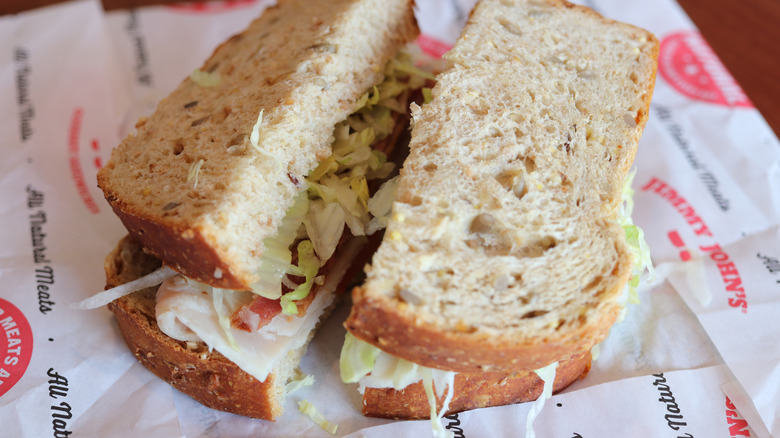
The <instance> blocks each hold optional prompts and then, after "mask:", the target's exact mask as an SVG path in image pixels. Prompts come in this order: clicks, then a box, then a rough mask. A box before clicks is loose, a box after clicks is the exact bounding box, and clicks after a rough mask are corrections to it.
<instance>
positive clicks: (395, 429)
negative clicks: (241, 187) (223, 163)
mask: <svg viewBox="0 0 780 438" xmlns="http://www.w3.org/2000/svg"><path fill="white" fill-rule="evenodd" d="M272 3H273V2H271V1H265V0H235V1H228V2H224V3H212V4H205V5H199V6H198V5H191V4H184V5H180V6H175V7H172V6H158V7H147V8H141V9H138V10H134V11H116V12H111V13H108V14H106V13H104V12H103V11H102V10H101V8H100V3H99V2H98V1H81V2H75V3H70V4H64V5H59V6H54V7H50V8H46V9H41V10H37V11H31V12H28V13H24V14H20V15H17V16H5V17H0V91H2V93H0V96H2V97H0V133H2V138H3V142H2V143H1V144H0V151H1V153H2V156H3V159H2V160H1V161H0V181H2V185H0V197H1V199H2V200H3V203H2V205H3V208H2V209H0V221H2V222H1V223H2V224H3V227H0V242H2V243H3V244H2V245H1V246H0V278H2V279H4V280H5V286H4V288H3V292H2V295H0V328H1V330H2V332H3V333H4V334H5V337H6V340H7V341H8V342H7V343H5V342H3V343H0V345H2V347H0V353H2V355H3V357H2V362H0V424H2V425H3V435H4V436H5V435H6V434H7V435H8V436H23V437H27V436H29V437H39V436H68V435H70V434H72V436H81V437H112V436H145V437H176V436H188V437H196V436H213V437H218V436H219V437H223V436H224V437H228V436H230V437H234V436H267V437H286V436H312V437H317V436H330V435H329V434H328V433H327V432H325V431H324V430H322V429H320V428H319V427H318V426H317V425H315V424H314V423H313V422H311V421H310V420H309V419H308V418H307V417H305V416H303V415H302V414H301V413H299V412H298V410H297V402H298V401H299V400H304V399H305V400H308V401H310V402H311V403H313V404H314V405H315V406H316V407H317V408H318V409H319V410H320V411H321V412H322V413H323V414H324V415H325V417H326V418H327V419H328V420H329V421H331V422H335V423H338V424H339V429H338V431H337V435H339V436H346V435H350V436H368V437H379V436H426V435H429V434H430V423H429V422H428V421H418V422H393V421H389V420H382V419H374V418H366V417H363V416H362V415H360V407H361V401H360V395H359V394H358V392H357V389H356V385H345V384H343V383H341V381H340V378H339V371H338V356H339V352H340V348H341V344H342V342H343V338H344V329H343V328H342V327H341V323H342V321H343V320H344V319H345V318H346V316H347V314H348V311H349V309H348V303H345V305H343V306H342V307H340V308H339V309H337V311H336V312H335V313H334V314H333V315H332V317H331V318H330V319H329V320H328V321H327V322H326V323H325V324H324V325H323V327H322V328H321V329H320V331H319V332H318V334H317V336H316V337H315V339H314V342H313V343H312V344H311V346H310V347H309V351H308V353H307V354H306V356H305V357H304V360H303V363H302V364H301V369H302V371H303V372H304V373H307V374H310V375H313V376H314V378H315V384H314V385H313V386H310V387H307V388H303V389H301V390H299V391H297V392H295V393H294V394H292V395H290V397H289V398H288V402H287V406H286V410H285V413H284V414H283V416H282V417H281V418H280V419H279V420H278V421H277V422H275V423H272V422H266V421H261V420H252V419H247V418H243V417H238V416H235V415H231V414H225V413H221V412H217V411H214V410H211V409H208V408H205V407H203V406H201V405H200V404H198V403H196V402H194V401H193V400H192V399H190V398H189V397H187V396H185V395H182V394H181V393H179V392H177V391H175V390H173V389H172V388H171V387H170V386H168V385H167V384H165V383H164V382H162V381H161V380H160V379H158V378H156V377H155V376H154V375H152V374H151V373H150V372H148V371H147V370H146V369H145V368H143V367H142V366H141V365H139V364H138V363H137V362H136V360H135V359H134V357H133V356H132V354H131V353H130V352H129V351H128V349H127V348H126V346H125V345H124V342H123V340H122V338H121V335H120V334H119V331H118V329H117V327H116V324H115V322H114V321H113V319H112V317H111V315H110V312H108V311H107V310H106V309H99V310H94V311H76V310H71V309H70V308H68V304H69V303H71V302H75V301H78V300H80V299H82V298H85V297H87V296H89V295H91V294H93V293H95V292H97V291H99V290H101V289H102V287H103V280H104V274H103V269H102V265H103V257H104V256H105V254H106V253H107V252H108V251H109V250H110V249H111V248H113V246H114V245H115V243H116V241H117V240H118V239H119V238H120V237H121V236H122V235H123V234H124V230H123V228H122V226H121V224H120V223H119V221H118V219H116V218H115V217H114V215H113V214H112V212H111V211H110V208H109V207H108V205H107V204H106V203H105V202H104V201H103V199H102V193H101V192H100V190H99V189H98V188H97V187H96V183H95V174H96V172H97V169H98V168H99V167H100V166H101V165H102V164H103V163H105V162H106V160H107V159H108V155H109V152H110V149H111V148H112V147H113V146H114V145H116V144H118V142H119V141H120V140H121V138H122V137H123V136H124V135H126V133H127V132H129V131H130V130H131V129H132V127H133V125H134V123H135V120H136V119H137V118H138V117H139V116H142V115H147V114H149V113H151V111H152V110H153V109H154V105H155V103H156V102H157V101H158V100H159V99H161V98H162V97H164V96H165V95H166V94H167V93H169V92H170V91H171V90H172V89H173V88H174V87H175V86H176V85H177V84H178V82H179V81H180V80H181V79H182V78H184V77H186V76H187V75H188V74H189V73H190V72H191V71H192V70H193V69H195V68H198V67H199V66H200V65H201V64H202V62H203V60H205V58H206V57H207V56H208V55H209V54H210V53H211V51H212V50H213V49H214V47H216V46H217V45H218V44H219V43H220V42H222V41H223V40H224V39H226V38H227V37H229V36H230V35H231V34H234V33H236V32H239V31H240V30H241V29H242V28H243V27H244V26H246V24H248V23H249V21H251V20H252V19H254V18H255V17H256V16H258V15H259V14H260V13H262V11H263V10H264V9H265V8H266V7H268V6H269V5H270V4H272ZM473 3H474V1H473V0H419V1H418V2H417V4H418V6H417V12H418V17H419V20H420V26H421V29H422V31H423V35H422V36H421V38H420V39H419V41H418V44H419V45H420V47H421V48H422V49H423V50H424V51H426V52H428V53H429V54H433V55H440V54H441V53H443V52H444V51H446V50H447V48H448V47H449V46H450V45H451V44H452V43H453V42H454V40H455V39H456V38H457V36H458V34H459V31H460V28H461V27H462V26H463V23H464V22H465V20H466V17H467V16H468V11H469V10H470V8H471V6H472V5H473ZM583 3H586V4H587V5H588V6H590V7H592V8H594V9H596V10H597V11H598V12H600V13H602V14H603V15H605V16H607V17H609V18H614V19H618V20H622V21H626V22H629V23H632V24H636V25H639V26H642V27H644V28H646V29H648V30H650V31H652V32H654V33H655V34H656V35H657V37H658V38H659V40H660V41H661V53H660V58H659V75H658V79H657V82H656V91H655V95H654V98H653V104H652V106H651V111H650V121H649V123H648V125H647V127H646V129H645V134H644V137H643V138H642V141H641V143H640V149H639V153H638V155H637V160H636V166H637V169H638V173H637V176H636V178H635V180H634V188H635V190H636V195H635V204H636V206H635V212H634V218H635V221H636V223H637V224H638V225H640V226H642V227H643V228H644V230H645V233H646V237H647V240H648V243H649V244H650V248H651V252H652V256H653V260H654V263H655V264H656V265H657V266H658V272H657V275H656V277H655V278H654V279H651V282H650V283H649V284H647V285H645V286H643V287H642V288H641V290H640V298H641V300H642V304H640V305H638V306H631V307H630V308H629V314H628V316H627V318H626V319H625V320H624V321H623V322H622V323H620V324H618V325H616V326H615V327H614V328H613V329H612V331H611V334H610V336H609V338H607V340H606V341H605V342H603V343H602V344H601V346H600V348H599V349H600V352H601V353H600V357H599V358H598V360H596V361H595V362H594V364H593V368H592V370H591V372H590V374H589V375H588V376H587V378H586V379H584V380H581V381H578V382H576V383H574V384H573V385H572V386H571V387H570V388H568V389H567V390H566V391H564V393H562V394H559V395H556V396H553V397H552V398H551V399H550V400H548V401H547V403H546V404H545V407H544V409H543V410H542V412H541V414H540V416H539V417H538V418H537V419H536V421H535V422H534V429H535V431H536V433H537V436H562V437H563V436H565V437H576V436H580V437H595V436H598V437H611V436H615V437H618V436H621V437H622V436H697V437H703V436H707V437H738V436H739V437H741V436H759V437H769V436H780V399H779V395H778V394H780V324H777V323H776V322H775V321H774V319H773V316H775V317H776V315H780V290H778V289H779V288H780V249H777V248H780V214H778V212H780V193H778V190H780V172H779V169H780V166H779V164H780V148H779V147H778V146H780V144H778V140H777V138H776V137H775V136H774V134H773V133H772V132H771V130H770V129H769V128H768V127H767V125H766V123H765V122H764V121H763V120H762V119H761V117H760V115H759V114H758V113H757V112H756V111H755V109H753V108H752V106H751V105H750V102H749V101H748V100H747V98H746V97H745V96H744V94H743V93H742V92H741V90H740V89H739V86H738V85H737V84H735V83H734V82H733V79H731V77H730V76H729V75H728V73H727V72H726V71H725V69H723V67H722V65H720V63H719V61H718V60H717V57H715V56H714V54H713V53H712V52H711V50H710V49H709V47H708V46H707V45H706V42H704V40H703V39H702V38H701V36H700V35H699V34H698V32H697V31H696V30H695V28H694V26H693V25H692V24H691V23H690V21H689V20H688V18H687V17H686V16H685V14H684V13H683V12H682V10H681V9H680V8H679V6H678V5H677V4H675V3H673V2H671V1H670V0H660V1H655V2H640V1H622V0H591V1H585V2H583ZM667 280H668V281H667ZM529 408H530V405H528V404H525V405H517V406H506V407H497V408H489V409H482V410H478V411H473V412H467V413H461V414H458V415H456V416H450V417H447V418H445V419H444V422H443V424H444V425H445V426H447V427H448V428H449V430H450V431H451V432H453V433H454V434H455V435H456V436H480V437H484V436H522V435H523V433H524V431H525V424H526V415H527V412H528V410H529ZM594 418H595V419H598V421H594ZM748 424H749V425H750V427H749V426H748Z"/></svg>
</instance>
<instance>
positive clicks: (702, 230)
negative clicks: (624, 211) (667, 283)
mask: <svg viewBox="0 0 780 438" xmlns="http://www.w3.org/2000/svg"><path fill="white" fill-rule="evenodd" d="M641 190H642V191H643V192H648V193H653V194H656V195H658V196H660V197H661V198H662V199H664V200H665V201H667V202H668V203H669V205H670V206H671V207H672V208H674V209H675V210H676V211H677V213H678V214H679V215H680V217H681V218H682V219H683V220H684V221H685V222H687V223H688V225H689V226H690V230H691V231H692V232H693V234H694V235H695V236H696V238H697V240H699V241H700V242H701V241H702V240H704V241H706V243H699V245H698V248H697V249H698V250H699V252H700V253H701V254H703V255H706V256H707V257H708V258H709V259H710V260H711V261H712V262H713V263H714V264H715V267H716V268H717V270H718V274H719V276H720V281H721V283H722V285H723V289H724V290H725V292H726V302H727V303H728V305H729V306H730V307H733V308H735V309H740V311H741V312H742V313H747V312H748V297H747V294H746V292H745V288H744V286H743V285H742V276H741V275H740V273H739V269H738V267H737V264H736V263H735V262H734V260H733V259H732V258H731V256H729V254H728V252H726V250H725V249H724V248H721V246H720V245H719V244H718V243H717V242H713V238H714V237H715V236H714V235H713V233H712V230H711V229H710V228H709V226H707V224H706V222H705V221H704V219H703V218H702V217H701V216H700V215H699V214H698V212H697V211H696V209H695V208H694V207H693V205H692V204H691V203H690V202H688V200H686V199H685V197H683V196H682V194H680V193H679V192H678V191H677V190H676V189H675V188H673V187H672V186H671V185H669V184H668V183H666V182H665V181H662V180H661V179H660V178H656V177H652V178H651V179H650V181H648V182H647V183H646V184H644V185H642V186H641ZM667 237H668V238H669V241H670V242H671V243H672V245H673V246H674V247H675V249H676V250H678V251H679V255H680V259H681V260H682V261H684V262H685V261H688V260H690V259H691V253H690V251H689V250H688V246H687V245H686V243H685V242H684V241H683V238H682V236H681V234H680V233H679V232H678V231H677V230H672V231H669V232H668V233H667Z"/></svg>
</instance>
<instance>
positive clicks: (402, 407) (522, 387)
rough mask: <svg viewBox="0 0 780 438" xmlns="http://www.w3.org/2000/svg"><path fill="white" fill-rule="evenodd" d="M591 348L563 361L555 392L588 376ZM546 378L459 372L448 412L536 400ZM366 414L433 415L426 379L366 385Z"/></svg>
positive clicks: (440, 399)
mask: <svg viewBox="0 0 780 438" xmlns="http://www.w3.org/2000/svg"><path fill="white" fill-rule="evenodd" d="M590 363H591V355H590V352H586V353H582V354H578V355H576V356H572V357H571V358H569V359H568V360H566V361H564V362H561V363H559V365H558V367H557V369H556V373H555V381H554V383H553V393H556V392H559V391H562V390H564V389H565V388H566V387H568V386H569V385H571V384H572V383H574V382H576V381H577V380H579V379H581V378H583V377H585V376H586V375H587V374H588V372H589V371H590ZM543 386H544V381H542V379H541V378H539V376H537V375H536V373H535V372H533V371H525V372H518V373H512V374H506V373H458V374H456V375H455V387H454V393H453V397H452V401H451V402H450V404H449V407H448V410H447V412H446V414H445V415H450V414H454V413H456V412H462V411H467V410H471V409H478V408H486V407H490V406H502V405H509V404H515V403H523V402H528V401H533V400H536V399H537V398H539V396H540V395H541V394H542V389H543ZM445 396H446V394H444V395H442V396H441V397H437V400H436V409H437V411H438V410H439V409H441V407H442V404H443V402H444V398H445ZM363 414H364V415H368V416H371V417H381V418H394V419H421V418H430V415H431V408H430V405H429V404H428V397H427V396H426V395H425V389H424V388H423V385H422V382H417V383H414V384H412V385H409V386H407V387H406V388H404V389H403V390H399V391H397V390H395V389H393V388H366V390H365V392H364V394H363Z"/></svg>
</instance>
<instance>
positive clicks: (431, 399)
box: [420, 367, 455, 438]
mask: <svg viewBox="0 0 780 438" xmlns="http://www.w3.org/2000/svg"><path fill="white" fill-rule="evenodd" d="M432 371H433V370H432V369H431V368H425V367H421V370H420V372H421V374H422V382H423V388H424V389H425V395H426V397H428V405H429V406H430V407H431V429H433V436H434V437H435V438H452V437H453V436H454V434H453V432H452V431H450V430H446V429H445V428H444V427H442V425H441V419H442V417H444V414H445V413H446V412H447V409H448V408H449V405H450V401H452V396H453V394H454V392H455V391H454V386H455V373H449V375H448V379H447V381H446V383H444V382H436V385H435V386H436V388H437V389H438V392H439V396H440V397H441V392H442V391H443V389H444V386H445V385H446V386H447V387H448V388H449V389H448V391H447V397H446V398H445V399H444V402H443V403H442V407H441V410H440V411H439V413H438V414H437V413H436V396H435V395H434V393H433V386H434V377H433V373H432Z"/></svg>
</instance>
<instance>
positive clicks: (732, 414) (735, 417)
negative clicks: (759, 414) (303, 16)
mask: <svg viewBox="0 0 780 438" xmlns="http://www.w3.org/2000/svg"><path fill="white" fill-rule="evenodd" d="M726 421H728V423H729V435H731V438H736V437H738V436H748V437H749V436H750V429H749V427H748V423H747V421H745V419H744V418H742V416H741V415H739V412H737V407H736V406H734V403H732V402H731V400H730V399H729V398H728V397H726Z"/></svg>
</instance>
